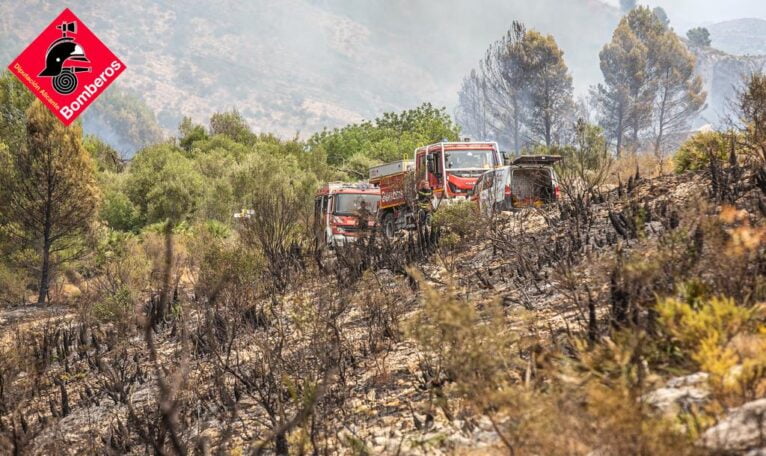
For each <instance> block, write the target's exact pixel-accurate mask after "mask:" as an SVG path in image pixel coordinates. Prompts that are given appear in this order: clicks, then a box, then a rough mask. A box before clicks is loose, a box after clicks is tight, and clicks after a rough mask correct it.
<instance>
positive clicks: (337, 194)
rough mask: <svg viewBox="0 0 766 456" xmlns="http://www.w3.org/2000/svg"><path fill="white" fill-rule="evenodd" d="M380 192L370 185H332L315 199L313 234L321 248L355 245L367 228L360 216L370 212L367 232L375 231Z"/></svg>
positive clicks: (324, 188)
mask: <svg viewBox="0 0 766 456" xmlns="http://www.w3.org/2000/svg"><path fill="white" fill-rule="evenodd" d="M379 202H380V189H379V188H378V187H375V186H373V185H371V184H368V183H367V182H355V183H349V182H329V183H327V184H324V185H323V186H322V188H320V189H319V190H318V191H317V193H316V196H315V199H314V233H315V236H316V239H317V241H318V242H319V245H320V246H321V245H326V246H329V247H334V246H337V245H343V244H345V243H347V242H354V241H356V239H357V238H358V237H359V234H360V232H361V231H362V230H363V229H364V227H363V226H360V224H359V216H360V214H361V215H363V213H364V211H365V210H366V211H367V212H368V213H369V217H368V221H367V224H368V226H367V229H368V230H373V229H375V217H376V213H377V211H378V204H379Z"/></svg>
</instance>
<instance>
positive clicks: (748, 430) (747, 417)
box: [701, 399, 766, 456]
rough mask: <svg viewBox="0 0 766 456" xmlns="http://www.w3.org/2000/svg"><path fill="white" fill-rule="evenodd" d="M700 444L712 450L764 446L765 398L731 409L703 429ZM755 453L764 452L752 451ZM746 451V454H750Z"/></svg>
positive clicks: (765, 432) (765, 436)
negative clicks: (708, 427)
mask: <svg viewBox="0 0 766 456" xmlns="http://www.w3.org/2000/svg"><path fill="white" fill-rule="evenodd" d="M701 443H702V445H704V446H705V447H707V448H710V449H712V450H714V451H720V452H724V451H727V452H728V451H744V450H750V449H753V450H754V449H761V450H759V451H763V450H762V448H763V447H766V399H758V400H757V401H752V402H748V403H747V404H745V405H743V406H741V407H737V408H735V409H733V410H731V411H730V412H729V413H728V415H726V416H725V417H724V418H723V419H722V420H721V421H719V422H718V424H716V425H715V426H713V427H712V428H710V429H708V430H707V431H705V433H704V434H703V435H702V439H701ZM750 453H752V454H753V456H755V455H759V454H766V453H753V452H752V451H751V452H750ZM750 453H748V454H750Z"/></svg>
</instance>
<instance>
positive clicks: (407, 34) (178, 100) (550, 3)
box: [0, 0, 766, 156]
mask: <svg viewBox="0 0 766 456" xmlns="http://www.w3.org/2000/svg"><path fill="white" fill-rule="evenodd" d="M741 1H744V0H740V2H741ZM650 3H652V2H650ZM654 3H657V2H654ZM615 4H616V3H615V2H611V3H610V1H601V0H571V1H570V0H568V1H560V0H540V1H537V2H528V1H525V0H509V1H505V0H482V1H478V2H468V1H463V0H446V1H441V2H425V1H422V2H412V1H405V0H387V1H386V0H370V1H365V2H353V1H349V0H284V1H279V2H274V1H270V0H255V1H251V2H239V1H233V0H224V1H222V2H205V1H196V0H182V1H178V2H170V1H167V0H161V1H150V0H136V1H132V2H129V3H128V2H122V3H119V4H117V3H104V2H98V1H94V0H87V1H84V2H80V3H79V4H77V5H70V4H68V3H65V2H60V1H51V0H37V1H33V2H2V3H0V38H2V40H3V43H4V44H6V43H7V45H6V46H3V48H2V49H0V57H2V60H3V62H9V61H10V60H11V59H12V58H13V57H15V56H16V55H17V54H18V53H19V52H20V51H21V50H22V49H23V48H24V47H25V46H26V44H27V43H28V42H29V41H30V40H31V39H33V38H34V37H35V36H36V35H37V33H39V32H40V30H41V29H42V28H43V27H44V26H46V25H47V24H48V23H49V21H50V20H51V19H52V18H53V17H55V16H56V15H57V14H58V13H59V12H60V11H61V10H62V9H63V8H64V7H67V6H71V7H72V9H73V10H74V12H75V13H76V14H78V15H79V16H80V17H81V19H82V20H83V21H85V22H86V23H87V24H88V25H89V26H90V27H91V28H92V29H93V30H94V31H95V32H96V33H97V34H98V35H99V36H100V37H101V38H102V40H103V41H105V42H106V44H107V45H109V46H110V47H111V48H112V49H113V50H114V51H115V52H116V53H117V54H118V55H119V56H120V57H121V58H122V59H123V60H124V61H125V62H126V64H127V67H128V71H127V72H126V73H125V74H124V75H123V76H122V77H121V79H120V80H119V81H118V84H116V85H115V89H113V90H121V91H122V92H127V93H130V94H132V95H133V96H134V97H135V98H137V99H136V100H131V101H129V104H130V105H132V106H138V105H140V103H141V102H143V103H146V104H147V105H148V107H149V108H150V109H151V111H153V112H154V113H155V114H156V117H157V120H158V122H159V124H160V125H161V126H162V127H163V128H164V129H165V132H166V134H168V133H172V132H175V130H176V127H177V125H178V123H179V121H180V120H181V117H182V116H183V115H190V116H192V117H193V118H194V119H195V120H196V121H198V122H202V123H206V121H207V119H208V118H209V116H210V114H211V113H213V112H216V111H222V110H228V109H231V108H237V109H238V110H239V111H240V112H241V113H242V114H243V115H244V116H245V118H246V119H247V120H248V121H249V122H250V124H251V125H252V127H253V128H254V130H256V131H261V132H263V131H271V132H276V133H278V134H280V135H282V136H285V137H289V136H293V135H295V134H296V133H299V134H300V135H301V136H303V137H306V136H308V135H310V134H311V133H313V132H315V131H318V130H321V129H322V128H325V127H330V128H331V127H335V126H341V125H344V124H347V123H349V122H356V121H360V120H362V119H371V118H374V117H376V116H378V115H380V114H381V113H383V112H386V111H398V110H403V109H407V108H411V107H414V106H417V105H419V104H421V103H423V102H426V101H428V102H431V103H433V104H435V105H437V106H446V107H447V108H448V110H449V111H450V112H452V110H453V108H454V106H455V104H456V101H457V91H458V88H459V86H460V82H461V80H462V78H463V76H464V75H465V74H466V73H467V72H468V71H469V70H470V69H471V68H472V67H475V66H476V64H477V62H478V61H479V59H481V57H482V56H483V54H484V51H485V50H486V48H487V46H488V45H489V44H490V43H491V42H492V41H494V40H496V39H498V38H499V37H501V36H502V35H503V34H504V32H505V31H506V30H507V29H508V28H509V26H510V24H511V22H512V21H514V20H520V21H522V22H524V23H525V24H527V26H528V27H531V28H536V29H538V30H540V31H542V32H543V33H546V34H552V35H553V36H554V37H555V38H556V40H557V41H558V43H559V45H560V46H561V47H562V49H563V50H564V52H565V55H564V59H565V61H566V63H567V64H568V66H569V68H570V70H571V72H572V75H573V78H574V84H575V92H576V95H577V96H581V95H585V94H587V91H588V87H590V86H591V85H593V84H596V83H598V82H600V81H601V72H600V68H599V59H598V53H599V51H600V50H601V48H602V46H603V45H604V44H605V43H606V42H607V41H608V40H609V39H610V38H611V34H612V31H613V30H614V27H615V26H616V24H617V22H618V21H619V18H620V15H621V13H620V11H619V9H618V8H617V7H616V6H614V5H615ZM652 6H655V5H652ZM667 8H668V9H669V11H671V10H672V11H676V10H674V9H673V7H671V6H670V5H668V6H667ZM552 11H555V14H551V12H552ZM694 17H696V16H694ZM690 19H693V18H691V17H676V16H674V15H673V14H671V16H670V20H671V25H673V26H674V27H676V28H677V29H678V30H681V29H680V28H679V27H681V25H679V24H684V23H685V22H684V21H687V22H688V21H689V20H690ZM709 28H710V30H711V33H712V35H713V46H714V47H716V48H720V49H722V50H724V51H726V52H727V53H731V54H757V53H766V21H762V20H759V19H747V20H742V21H729V22H723V23H720V24H714V25H712V26H710V27H709ZM722 58H723V57H722V56H721V55H720V54H716V58H715V59H714V61H715V65H712V64H711V63H710V61H709V59H707V57H705V58H703V60H704V62H702V63H703V64H704V65H701V66H702V70H701V74H703V76H704V77H706V78H707V81H706V82H707V86H708V87H709V89H710V90H712V89H716V90H719V91H720V90H723V88H730V86H731V85H732V84H733V83H734V80H735V79H736V77H737V75H738V74H739V70H737V71H734V70H731V71H729V69H731V68H730V67H729V65H721V61H722ZM723 60H726V59H723ZM735 60H736V59H735ZM751 60H752V59H751ZM726 61H728V60H726ZM734 63H735V65H734V67H732V68H734V69H736V68H740V67H741V68H745V67H746V68H751V67H752V66H753V65H754V64H757V62H755V63H753V62H751V61H748V62H746V64H743V65H739V63H742V62H736V61H735V62H734ZM714 66H715V67H716V68H718V69H717V70H715V71H713V70H711V68H713V67H714ZM724 67H726V68H724ZM727 68H729V69H727ZM723 70H726V71H724V72H723V73H722V71H723ZM714 73H715V75H714ZM724 73H725V74H724ZM722 74H723V76H722ZM714 78H715V81H713V79H714ZM729 92H730V90H728V89H727V90H724V91H723V92H721V94H719V95H721V96H717V95H716V94H713V93H711V96H710V97H709V98H710V99H711V100H717V99H720V98H724V97H725V96H728V95H729ZM121 97H122V96H121ZM103 104H104V102H103V101H102V100H99V101H97V102H96V103H95V104H94V106H93V108H91V110H90V111H91V112H89V113H87V114H86V116H84V120H85V126H86V131H91V132H97V133H98V134H99V135H100V136H102V137H105V138H107V139H108V140H109V142H110V143H111V144H113V145H114V146H116V147H117V148H118V149H119V150H120V152H121V153H122V154H123V155H128V156H129V155H132V153H134V152H135V150H136V149H137V148H139V147H141V145H142V144H144V143H146V141H143V140H141V139H140V136H141V135H142V133H141V132H140V131H136V130H137V128H139V129H140V127H141V125H143V124H149V123H151V119H150V115H146V113H148V110H144V112H143V113H142V115H140V116H131V117H132V118H133V119H136V118H140V119H141V122H142V123H140V124H138V125H137V126H131V127H130V128H128V130H129V132H128V136H131V138H126V137H125V136H126V134H125V133H124V132H120V131H116V129H118V128H119V127H120V126H122V125H123V124H124V123H125V122H124V121H123V119H122V118H120V117H119V115H120V114H124V112H125V109H121V108H115V107H109V108H107V109H103V106H102V105H103ZM720 110H721V107H720V106H718V104H717V103H715V102H714V103H712V104H711V107H709V109H708V110H707V112H706V115H705V116H704V117H705V118H704V119H701V120H700V122H701V123H706V122H710V121H716V120H717V119H718V117H719V116H718V114H716V113H717V112H718V111H720ZM103 111H108V112H103ZM115 113H116V115H117V117H115ZM700 122H698V124H699V123H700ZM149 130H151V134H149V135H148V136H147V138H151V140H156V138H157V134H156V131H157V130H156V128H153V127H150V128H149ZM137 137H138V139H136V138H137Z"/></svg>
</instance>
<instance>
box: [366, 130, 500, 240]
mask: <svg viewBox="0 0 766 456" xmlns="http://www.w3.org/2000/svg"><path fill="white" fill-rule="evenodd" d="M502 164H503V160H502V158H501V155H500V150H499V148H498V146H497V143H495V142H471V141H463V142H440V143H436V144H431V145H428V146H423V147H419V148H417V149H415V152H414V154H413V160H412V161H410V160H402V161H399V162H394V163H389V164H386V165H380V166H376V167H374V168H371V169H370V182H371V183H374V184H376V185H379V186H380V189H381V196H382V203H381V211H380V213H379V219H380V221H381V225H382V228H383V232H384V233H385V234H386V235H387V236H391V235H392V234H393V233H394V232H395V231H396V230H399V229H403V228H411V227H413V226H414V223H415V220H416V219H417V217H418V214H416V213H415V212H416V209H414V208H413V204H412V201H411V200H413V199H417V200H418V204H421V205H422V204H423V203H424V202H423V201H420V200H422V199H423V198H424V195H427V198H428V199H430V204H428V201H426V202H425V204H426V205H428V206H430V207H428V208H427V209H426V210H427V211H436V210H438V209H439V206H441V205H442V204H449V203H451V202H454V201H459V200H466V199H468V197H469V195H470V192H471V191H472V190H473V187H474V185H475V184H476V181H477V180H478V179H479V177H480V176H481V175H482V174H484V173H485V172H487V171H489V170H491V169H495V168H497V167H499V166H502ZM408 183H411V184H410V185H414V189H412V188H408ZM408 195H410V198H407V196H408ZM415 195H417V196H415ZM408 199H409V200H410V201H408Z"/></svg>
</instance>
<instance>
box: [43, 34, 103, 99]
mask: <svg viewBox="0 0 766 456" xmlns="http://www.w3.org/2000/svg"><path fill="white" fill-rule="evenodd" d="M56 28H57V29H59V30H61V35H62V36H61V38H59V39H57V40H56V41H54V42H53V43H51V45H50V46H49V47H48V52H47V53H46V54H45V69H44V70H43V71H42V72H41V73H40V74H39V75H38V76H41V77H49V78H53V88H54V89H55V90H56V92H58V93H60V94H62V95H68V94H70V93H72V92H74V91H75V89H76V88H77V73H81V72H84V71H90V67H89V66H83V64H89V63H90V61H89V60H88V58H87V57H85V50H84V49H83V48H82V46H80V45H79V44H78V43H77V42H76V41H75V39H74V38H72V37H71V36H67V33H72V34H76V33H77V22H62V23H61V25H57V26H56Z"/></svg>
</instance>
